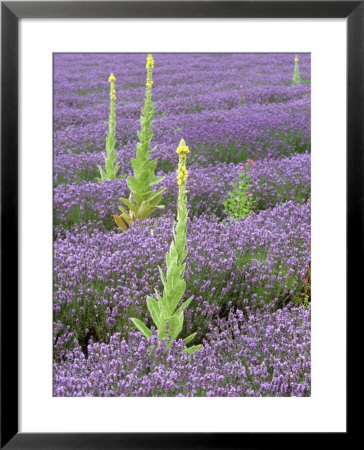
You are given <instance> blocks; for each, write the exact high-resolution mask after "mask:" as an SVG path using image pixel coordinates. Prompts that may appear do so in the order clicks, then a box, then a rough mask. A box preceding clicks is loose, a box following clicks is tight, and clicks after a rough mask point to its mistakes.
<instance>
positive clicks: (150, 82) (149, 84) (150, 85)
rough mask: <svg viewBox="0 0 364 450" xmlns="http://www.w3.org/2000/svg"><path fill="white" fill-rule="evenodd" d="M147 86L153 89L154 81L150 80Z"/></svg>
mask: <svg viewBox="0 0 364 450" xmlns="http://www.w3.org/2000/svg"><path fill="white" fill-rule="evenodd" d="M146 86H147V88H149V89H152V86H153V81H148V82H147V84H146Z"/></svg>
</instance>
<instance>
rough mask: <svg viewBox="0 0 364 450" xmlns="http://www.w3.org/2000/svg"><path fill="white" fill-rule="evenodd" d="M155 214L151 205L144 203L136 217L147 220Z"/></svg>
mask: <svg viewBox="0 0 364 450" xmlns="http://www.w3.org/2000/svg"><path fill="white" fill-rule="evenodd" d="M152 212H153V209H152V208H151V207H150V205H149V203H148V202H146V201H144V202H143V203H142V204H141V205H140V207H139V208H138V210H137V213H136V216H137V218H138V219H140V220H146V219H148V217H149V216H150V215H151V213H152Z"/></svg>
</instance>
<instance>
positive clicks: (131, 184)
mask: <svg viewBox="0 0 364 450" xmlns="http://www.w3.org/2000/svg"><path fill="white" fill-rule="evenodd" d="M126 184H127V185H128V188H129V189H130V190H131V192H133V193H135V192H139V191H140V183H139V181H138V180H136V179H135V178H133V177H128V179H127V181H126Z"/></svg>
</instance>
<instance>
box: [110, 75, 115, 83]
mask: <svg viewBox="0 0 364 450" xmlns="http://www.w3.org/2000/svg"><path fill="white" fill-rule="evenodd" d="M114 81H115V77H114V75H113V74H110V76H109V82H110V83H113V82H114Z"/></svg>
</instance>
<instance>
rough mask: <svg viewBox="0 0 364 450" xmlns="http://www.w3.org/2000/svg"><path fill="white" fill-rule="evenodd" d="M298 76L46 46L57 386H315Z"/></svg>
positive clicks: (305, 129) (259, 58)
mask: <svg viewBox="0 0 364 450" xmlns="http://www.w3.org/2000/svg"><path fill="white" fill-rule="evenodd" d="M310 82H311V66H310V55H309V54H298V55H295V54H153V55H149V56H148V55H147V54H55V55H54V142H53V148H54V171H53V176H54V206H53V208H54V221H53V225H54V267H53V269H54V276H53V280H54V290H53V292H54V302H53V318H54V324H53V331H54V332H53V359H54V366H53V381H54V387H53V389H54V392H53V394H54V396H81V397H84V396H102V397H104V396H112V397H114V396H151V397H153V396H158V397H161V396H171V397H180V396H200V397H211V396H229V397H230V396H240V397H242V396H253V397H262V396H264V397H266V396H270V397H283V396H287V397H307V396H310V395H311V307H310V305H311V287H310V257H311V248H310V242H311V237H310V232H311V217H310V213H311V203H310V202H311V153H310V151H311V148H310V147H311V143H310V136H311V105H310V102H311V85H310ZM123 199H124V200H123Z"/></svg>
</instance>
